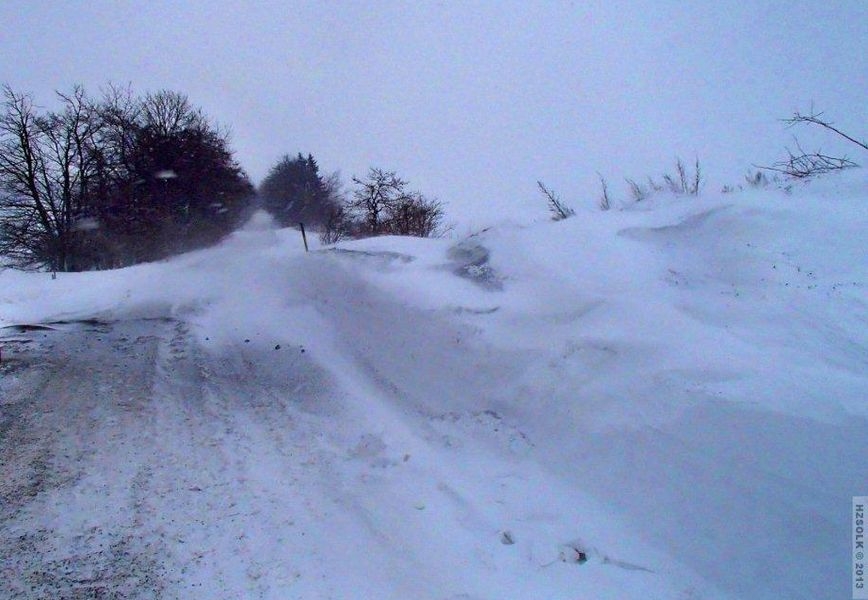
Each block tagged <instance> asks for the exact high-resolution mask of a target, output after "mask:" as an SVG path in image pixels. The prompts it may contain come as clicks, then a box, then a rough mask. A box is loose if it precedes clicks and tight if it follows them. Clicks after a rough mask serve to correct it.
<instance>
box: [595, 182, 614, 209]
mask: <svg viewBox="0 0 868 600" xmlns="http://www.w3.org/2000/svg"><path fill="white" fill-rule="evenodd" d="M597 177H599V178H600V187H601V188H602V193H601V195H600V210H609V209H610V208H611V207H612V200H611V199H610V198H609V184H607V183H606V179H605V178H604V177H603V176H602V175H601V174H599V173H597Z"/></svg>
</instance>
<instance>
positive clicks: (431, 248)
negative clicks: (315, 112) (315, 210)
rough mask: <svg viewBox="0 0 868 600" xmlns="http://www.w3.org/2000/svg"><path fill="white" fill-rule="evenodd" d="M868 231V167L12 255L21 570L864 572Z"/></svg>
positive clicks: (97, 584) (238, 575) (345, 593)
mask: <svg viewBox="0 0 868 600" xmlns="http://www.w3.org/2000/svg"><path fill="white" fill-rule="evenodd" d="M866 232H868V176H866V173H865V172H864V171H862V170H854V171H852V172H850V173H846V174H844V175H841V176H837V177H829V178H824V179H818V180H814V181H811V182H808V183H798V184H795V185H793V186H792V188H791V189H789V190H781V189H777V188H767V189H763V190H749V191H746V192H741V193H733V194H725V195H723V194H714V193H708V194H705V195H703V196H701V197H699V198H685V197H682V198H677V197H672V196H668V195H665V194H664V195H659V196H657V197H654V198H652V199H650V200H647V201H645V202H643V203H640V204H638V205H633V206H631V207H629V208H628V209H625V210H613V211H610V212H599V211H591V210H588V211H586V212H581V211H580V212H579V214H578V215H577V216H576V217H574V218H572V219H569V220H567V221H561V222H558V223H552V222H547V221H540V222H539V223H536V224H529V225H523V226H520V225H514V226H499V227H497V228H493V229H490V230H486V231H482V232H479V233H478V234H476V235H472V236H469V237H467V238H465V239H461V240H423V239H402V238H388V237H387V238H376V239H369V240H362V241H357V242H349V243H343V244H340V245H339V246H338V247H337V248H321V249H317V250H316V251H314V252H311V253H309V254H305V253H304V252H303V249H302V247H301V241H300V239H299V238H298V234H297V232H294V231H289V230H275V229H273V228H272V227H271V226H270V223H269V221H268V219H267V217H265V216H264V215H261V214H260V215H257V216H256V217H255V218H254V220H253V221H251V223H250V224H249V225H248V226H247V227H246V228H245V229H244V230H243V231H239V232H237V233H236V234H234V235H233V236H232V237H231V238H230V239H228V240H227V241H225V242H224V243H223V244H222V245H220V246H219V247H216V248H213V249H209V250H204V251H200V252H195V253H191V254H187V255H184V256H182V257H178V258H176V259H173V260H170V261H166V262H162V263H155V264H148V265H141V266H137V267H133V268H128V269H123V270H118V271H112V272H99V273H82V274H60V275H58V278H57V280H52V279H51V278H50V276H49V275H47V274H44V273H43V274H24V273H19V272H13V271H9V270H7V271H4V272H2V273H0V327H4V329H0V344H2V351H3V362H2V364H0V375H2V379H0V457H2V464H0V471H2V479H0V497H2V504H0V596H2V597H22V598H43V597H67V598H103V597H105V598H110V597H120V598H151V597H161V598H248V597H249V598H305V599H307V598H378V599H380V598H382V599H386V598H395V599H407V598H431V599H435V598H436V599H459V598H462V599H492V600H495V599H505V598H516V599H543V598H551V599H573V598H575V599H578V598H594V599H605V598H610V599H613V600H614V599H633V598H635V599H642V600H647V599H653V598H658V599H667V600H668V599H676V600H699V599H718V598H744V599H751V600H756V599H769V600H772V599H773V600H780V599H782V598H787V599H792V600H797V599H805V600H816V599H819V598H846V597H849V596H848V594H849V591H850V583H849V575H850V558H849V553H848V548H849V543H850V520H849V514H850V512H849V508H850V503H851V497H852V496H854V495H865V494H868V401H866V400H868V293H866V285H868V255H866V243H865V240H866ZM22 324H31V325H32V324H43V325H45V327H46V328H45V329H42V328H40V329H34V328H22V327H10V326H20V325H22Z"/></svg>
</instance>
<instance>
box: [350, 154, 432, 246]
mask: <svg viewBox="0 0 868 600" xmlns="http://www.w3.org/2000/svg"><path fill="white" fill-rule="evenodd" d="M353 182H354V183H355V184H356V189H355V190H354V191H353V195H352V197H351V198H350V200H348V201H347V202H346V204H345V205H344V206H345V208H346V209H347V212H348V213H349V215H350V219H349V220H348V221H347V223H349V224H351V225H352V226H353V227H354V228H358V229H361V230H362V231H361V233H366V234H369V235H380V234H392V235H414V236H419V237H429V236H434V235H442V234H444V233H445V231H446V230H444V229H443V227H442V221H443V216H444V210H443V204H442V203H441V202H440V201H439V200H436V199H431V198H426V197H425V196H424V195H423V194H422V193H421V192H417V191H412V190H410V189H408V183H407V182H406V181H404V180H403V179H401V178H400V177H398V176H397V175H396V174H395V172H394V171H384V170H383V169H376V168H371V169H370V170H369V171H368V176H367V178H366V179H364V180H363V179H359V178H358V177H353ZM352 215H356V216H357V218H358V219H360V220H361V227H357V226H356V224H355V223H354V222H353V221H352Z"/></svg>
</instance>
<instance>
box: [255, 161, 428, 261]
mask: <svg viewBox="0 0 868 600" xmlns="http://www.w3.org/2000/svg"><path fill="white" fill-rule="evenodd" d="M352 182H353V186H354V187H353V189H352V190H351V192H350V193H349V194H347V193H345V191H344V190H343V185H342V183H341V181H340V177H339V175H338V173H332V174H330V175H323V174H321V173H320V171H319V165H318V164H317V162H316V159H314V157H313V156H312V155H311V154H308V155H307V156H306V157H305V156H304V155H302V154H301V153H299V154H298V155H297V156H296V157H295V158H292V157H290V156H289V155H286V156H284V157H283V158H281V159H280V160H279V161H278V162H277V164H275V165H274V166H273V167H272V168H271V170H270V171H269V173H268V175H267V176H266V177H265V179H264V180H263V182H262V184H261V185H260V186H259V195H260V197H261V199H262V203H263V206H264V207H265V209H266V210H267V211H268V212H269V213H271V214H272V215H273V216H274V218H275V219H276V220H277V221H278V223H280V224H281V225H284V226H291V225H297V224H299V223H305V224H306V225H310V226H312V227H313V228H315V229H318V230H319V232H320V239H321V240H322V242H323V243H327V244H331V243H334V242H337V241H339V240H341V239H344V238H346V237H365V236H374V235H412V236H419V237H428V236H432V235H439V234H441V233H443V232H444V227H443V216H444V210H443V204H442V203H441V202H440V201H439V200H436V199H433V198H428V197H426V196H425V195H423V194H422V193H421V192H419V191H415V190H412V189H410V184H409V182H407V181H405V180H404V179H401V178H400V177H398V175H397V174H396V173H395V171H386V170H384V169H380V168H375V167H372V168H371V169H369V170H368V173H367V175H366V176H365V177H353V178H352Z"/></svg>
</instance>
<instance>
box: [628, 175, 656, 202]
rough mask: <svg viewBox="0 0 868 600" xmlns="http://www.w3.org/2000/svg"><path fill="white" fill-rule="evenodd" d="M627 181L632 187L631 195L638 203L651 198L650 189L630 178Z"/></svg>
mask: <svg viewBox="0 0 868 600" xmlns="http://www.w3.org/2000/svg"><path fill="white" fill-rule="evenodd" d="M626 181H627V185H628V186H630V195H631V196H632V197H633V200H635V201H636V202H642V200H646V199H647V198H648V197H650V196H651V193H650V192H649V191H648V188H646V187H645V186H643V185H642V184H640V183H637V182H636V181H635V180H633V179H629V178H627V180H626Z"/></svg>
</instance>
